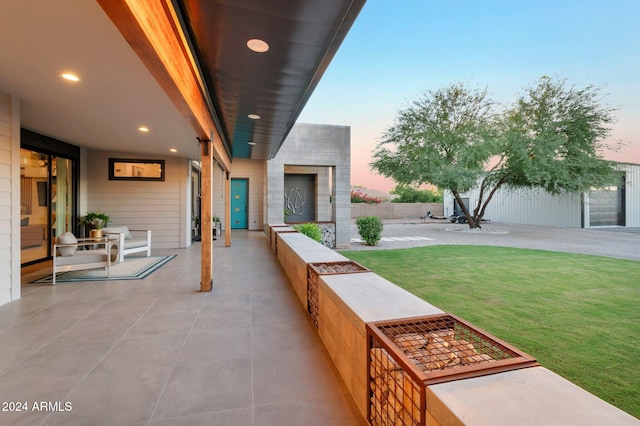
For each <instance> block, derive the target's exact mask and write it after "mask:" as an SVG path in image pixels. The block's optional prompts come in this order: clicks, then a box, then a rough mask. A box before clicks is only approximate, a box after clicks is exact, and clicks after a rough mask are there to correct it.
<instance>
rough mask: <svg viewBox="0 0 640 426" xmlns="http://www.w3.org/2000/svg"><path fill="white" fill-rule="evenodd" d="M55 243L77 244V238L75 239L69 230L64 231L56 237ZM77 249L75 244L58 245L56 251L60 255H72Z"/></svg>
mask: <svg viewBox="0 0 640 426" xmlns="http://www.w3.org/2000/svg"><path fill="white" fill-rule="evenodd" d="M57 243H58V244H77V243H78V240H77V239H76V237H75V235H73V234H72V233H71V232H65V233H64V234H62V235H60V236H59V237H58V239H57ZM77 249H78V247H77V246H73V247H58V253H59V254H60V256H73V255H74V253H75V252H76V250H77Z"/></svg>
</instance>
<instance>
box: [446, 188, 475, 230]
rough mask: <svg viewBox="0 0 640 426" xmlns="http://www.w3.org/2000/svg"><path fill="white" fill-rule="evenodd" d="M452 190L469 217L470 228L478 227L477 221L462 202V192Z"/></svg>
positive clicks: (463, 211)
mask: <svg viewBox="0 0 640 426" xmlns="http://www.w3.org/2000/svg"><path fill="white" fill-rule="evenodd" d="M451 192H452V193H453V197H454V198H455V199H456V201H457V202H458V205H459V206H460V208H461V209H462V213H464V215H465V217H466V218H467V224H468V225H469V228H471V229H473V228H476V227H477V225H476V221H475V220H474V218H473V217H472V216H471V213H469V209H468V208H467V206H466V205H465V204H464V203H463V202H462V198H461V197H460V194H459V193H458V192H457V191H451Z"/></svg>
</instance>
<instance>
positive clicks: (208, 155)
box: [198, 139, 213, 291]
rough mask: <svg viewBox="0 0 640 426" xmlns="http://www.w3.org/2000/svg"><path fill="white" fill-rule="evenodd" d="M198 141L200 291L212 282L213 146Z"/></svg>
mask: <svg viewBox="0 0 640 426" xmlns="http://www.w3.org/2000/svg"><path fill="white" fill-rule="evenodd" d="M198 140H199V141H200V161H201V167H202V186H201V198H200V202H201V207H200V208H201V214H200V226H201V234H202V237H201V244H202V248H201V252H202V259H201V260H202V262H201V273H200V280H201V281H200V291H211V287H212V283H213V222H212V219H213V217H212V210H213V147H212V145H211V141H210V140H203V139H198Z"/></svg>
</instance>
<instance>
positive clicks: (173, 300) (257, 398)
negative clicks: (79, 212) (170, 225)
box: [0, 231, 366, 425]
mask: <svg viewBox="0 0 640 426" xmlns="http://www.w3.org/2000/svg"><path fill="white" fill-rule="evenodd" d="M233 241H234V243H233V245H232V246H231V247H229V248H225V247H223V246H224V241H223V240H222V241H221V240H220V239H219V240H217V241H216V242H215V243H214V252H215V255H214V271H215V275H214V277H213V291H211V292H210V293H206V292H199V291H197V287H198V283H199V281H200V247H199V244H194V245H193V246H191V247H190V248H187V249H180V250H163V251H158V253H157V254H177V255H178V256H177V257H176V258H175V259H173V260H172V261H171V262H169V263H168V264H166V265H164V266H163V267H162V268H160V269H159V270H158V271H156V272H154V273H153V274H151V275H150V276H148V277H147V278H145V279H142V280H133V281H106V282H104V281H103V282H85V283H62V284H59V285H57V286H55V287H53V286H50V285H33V284H25V282H26V281H30V280H31V279H32V278H33V277H34V276H35V275H34V274H35V273H34V274H31V275H30V276H25V277H23V293H22V294H23V297H22V298H21V299H20V300H18V301H16V302H14V303H10V304H8V305H5V306H2V307H0V327H1V328H0V339H3V341H5V342H12V344H11V345H10V346H9V345H5V346H3V347H2V349H0V354H1V355H2V356H0V375H1V377H2V380H0V396H1V397H2V400H3V401H16V402H17V401H21V402H27V403H28V405H29V412H13V413H7V412H2V413H0V423H2V424H5V425H13V424H20V425H31V424H33V425H39V424H42V425H58V424H60V425H62V424H64V425H76V424H77V425H83V424H93V425H100V424H104V425H112V424H123V425H124V424H151V425H162V424H166V425H169V424H171V425H180V424H189V425H193V424H207V425H230V424H234V425H254V424H255V425H269V424H272V425H273V424H305V425H315V424H317V425H352V424H366V422H365V421H364V420H363V419H362V418H361V416H360V415H359V414H358V413H357V409H356V408H355V407H354V403H353V400H352V399H351V396H350V395H349V394H348V392H347V390H346V387H345V385H344V384H343V382H342V379H341V378H340V376H339V375H338V374H337V372H336V370H335V367H333V364H332V363H331V360H330V358H329V357H328V355H327V353H326V350H325V349H324V346H323V345H322V342H321V341H320V339H319V337H318V334H317V333H316V332H315V330H314V327H313V324H312V322H311V320H310V319H309V316H308V315H307V314H306V311H305V310H304V309H303V308H302V307H301V306H300V304H299V303H296V296H295V294H294V292H293V290H292V288H291V286H290V285H289V282H288V280H287V278H286V276H285V274H284V272H283V271H282V269H281V267H280V266H279V264H278V262H277V261H276V259H275V256H274V255H273V253H272V252H271V250H270V249H269V244H268V241H267V238H266V237H265V235H264V234H263V233H262V232H252V231H234V232H233ZM41 274H42V272H41V273H40V275H41ZM40 401H46V402H50V403H56V402H58V403H59V404H58V406H59V410H55V411H48V412H47V411H44V412H33V411H32V404H33V403H35V402H37V403H40ZM66 402H69V403H70V404H71V405H70V406H65V403H66ZM65 407H68V408H70V409H68V410H66V408H65ZM65 410H66V411H65Z"/></svg>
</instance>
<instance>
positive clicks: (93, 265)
mask: <svg viewBox="0 0 640 426" xmlns="http://www.w3.org/2000/svg"><path fill="white" fill-rule="evenodd" d="M112 244H113V241H111V240H109V239H107V238H101V239H96V238H80V239H76V238H75V236H74V235H73V234H71V233H70V232H67V233H65V234H63V235H62V236H60V237H59V238H58V240H57V241H56V242H55V243H54V244H53V277H52V280H51V282H52V284H53V285H56V274H58V273H59V272H67V271H81V270H85V269H99V268H105V269H106V271H107V277H109V276H110V273H111V270H110V268H111V256H110V254H111V245H112Z"/></svg>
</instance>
